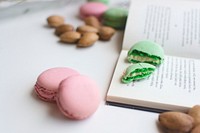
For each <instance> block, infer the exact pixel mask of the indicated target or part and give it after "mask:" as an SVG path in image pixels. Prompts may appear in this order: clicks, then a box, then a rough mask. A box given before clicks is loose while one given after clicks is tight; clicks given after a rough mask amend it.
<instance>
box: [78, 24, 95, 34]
mask: <svg viewBox="0 0 200 133" xmlns="http://www.w3.org/2000/svg"><path fill="white" fill-rule="evenodd" d="M76 31H77V32H80V33H81V34H83V33H86V32H93V33H97V32H98V29H97V28H94V27H92V26H89V25H83V26H79V27H77V29H76Z"/></svg>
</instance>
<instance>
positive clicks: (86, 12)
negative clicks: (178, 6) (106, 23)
mask: <svg viewBox="0 0 200 133" xmlns="http://www.w3.org/2000/svg"><path fill="white" fill-rule="evenodd" d="M107 9H108V7H107V5H105V4H103V3H101V2H87V3H85V4H83V5H81V7H80V9H79V14H80V17H81V18H82V19H85V18H86V17H89V16H94V17H96V18H98V19H99V20H101V17H102V15H103V13H104V12H105V11H106V10H107Z"/></svg>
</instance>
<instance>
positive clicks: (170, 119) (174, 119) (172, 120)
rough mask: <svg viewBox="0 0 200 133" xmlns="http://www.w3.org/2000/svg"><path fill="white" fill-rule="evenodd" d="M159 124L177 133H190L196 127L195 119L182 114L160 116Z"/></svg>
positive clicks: (171, 113) (172, 112)
mask: <svg viewBox="0 0 200 133" xmlns="http://www.w3.org/2000/svg"><path fill="white" fill-rule="evenodd" d="M158 121H159V123H160V124H161V125H162V126H163V127H165V128H166V129H168V130H172V131H176V132H183V133H187V132H189V131H190V130H191V129H192V128H193V126H194V119H193V118H192V117H191V116H190V115H188V114H186V113H182V112H174V111H171V112H164V113H161V114H160V115H159V118H158Z"/></svg>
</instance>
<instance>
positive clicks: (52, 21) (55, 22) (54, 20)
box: [47, 15, 65, 27]
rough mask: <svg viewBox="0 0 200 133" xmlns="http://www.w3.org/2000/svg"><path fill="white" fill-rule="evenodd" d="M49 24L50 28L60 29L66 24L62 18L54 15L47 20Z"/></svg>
mask: <svg viewBox="0 0 200 133" xmlns="http://www.w3.org/2000/svg"><path fill="white" fill-rule="evenodd" d="M47 22H48V25H49V26H50V27H58V26H60V25H62V24H64V22H65V20H64V18H63V17H62V16H58V15H52V16H49V17H48V18H47Z"/></svg>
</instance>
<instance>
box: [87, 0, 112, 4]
mask: <svg viewBox="0 0 200 133" xmlns="http://www.w3.org/2000/svg"><path fill="white" fill-rule="evenodd" d="M88 2H101V3H104V4H108V3H109V0H88Z"/></svg>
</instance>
